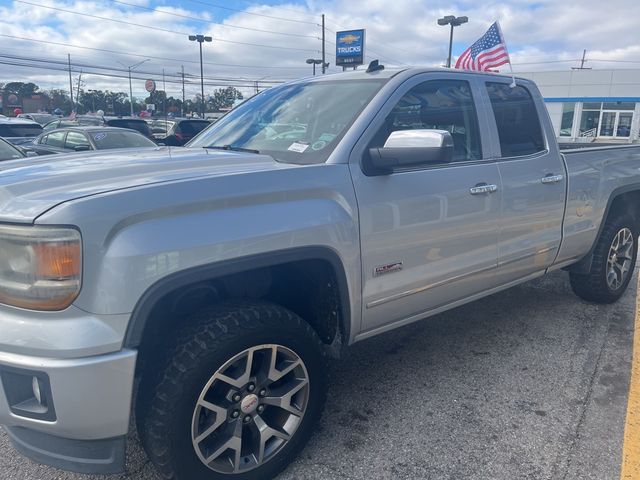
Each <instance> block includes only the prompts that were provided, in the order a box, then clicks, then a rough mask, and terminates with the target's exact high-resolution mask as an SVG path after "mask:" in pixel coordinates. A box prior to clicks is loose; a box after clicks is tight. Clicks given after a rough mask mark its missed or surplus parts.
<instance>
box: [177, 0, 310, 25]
mask: <svg viewBox="0 0 640 480" xmlns="http://www.w3.org/2000/svg"><path fill="white" fill-rule="evenodd" d="M187 1H188V2H190V3H197V4H200V5H206V6H207V7H214V8H220V9H222V10H228V11H231V12H237V13H241V14H244V15H253V16H256V17H264V18H272V19H274V20H281V21H283V22H294V23H306V24H308V25H316V26H319V25H318V22H307V21H304V20H296V19H293V18H285V17H276V16H274V15H266V14H264V13H256V12H248V11H246V10H241V9H239V8H231V7H225V6H222V5H217V4H214V3H210V2H203V1H202V0H187Z"/></svg>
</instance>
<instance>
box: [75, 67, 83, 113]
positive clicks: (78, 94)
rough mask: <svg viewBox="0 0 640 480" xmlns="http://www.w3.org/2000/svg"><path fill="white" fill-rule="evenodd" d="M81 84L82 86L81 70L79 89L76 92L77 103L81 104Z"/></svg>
mask: <svg viewBox="0 0 640 480" xmlns="http://www.w3.org/2000/svg"><path fill="white" fill-rule="evenodd" d="M81 84H82V70H80V76H79V77H78V89H77V91H76V102H78V103H80V85H81ZM76 110H77V109H76Z"/></svg>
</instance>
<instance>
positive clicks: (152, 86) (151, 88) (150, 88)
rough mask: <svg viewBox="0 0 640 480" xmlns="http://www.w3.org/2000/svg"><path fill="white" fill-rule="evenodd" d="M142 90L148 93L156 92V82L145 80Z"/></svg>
mask: <svg viewBox="0 0 640 480" xmlns="http://www.w3.org/2000/svg"><path fill="white" fill-rule="evenodd" d="M144 89H145V90H146V91H147V92H149V93H151V92H155V90H156V82H154V81H153V80H151V79H149V80H147V81H146V82H144Z"/></svg>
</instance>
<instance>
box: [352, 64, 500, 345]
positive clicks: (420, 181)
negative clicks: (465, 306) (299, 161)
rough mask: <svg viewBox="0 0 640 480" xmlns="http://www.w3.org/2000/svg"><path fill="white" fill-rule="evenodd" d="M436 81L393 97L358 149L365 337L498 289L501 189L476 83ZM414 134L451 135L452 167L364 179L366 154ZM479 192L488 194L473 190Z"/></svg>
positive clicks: (424, 79) (412, 84) (355, 171)
mask: <svg viewBox="0 0 640 480" xmlns="http://www.w3.org/2000/svg"><path fill="white" fill-rule="evenodd" d="M429 78H433V77H430V76H429V75H428V74H425V75H421V76H418V77H417V78H416V77H414V78H413V79H411V80H409V81H408V82H407V83H406V84H405V85H404V86H403V88H401V89H399V90H398V91H396V93H395V94H394V95H393V96H392V97H391V98H390V100H389V101H388V102H387V103H386V104H385V107H383V109H382V111H381V112H380V113H379V114H378V116H377V117H376V118H375V119H374V121H373V122H372V124H371V127H370V128H369V130H368V131H367V132H366V133H365V135H364V136H363V138H362V139H361V141H360V142H359V143H360V144H362V145H364V146H365V147H366V148H361V149H360V150H358V148H356V149H354V152H355V153H354V154H353V155H354V156H355V157H356V158H352V163H351V169H352V176H353V179H354V185H355V190H356V196H357V199H358V205H359V210H360V235H361V246H362V265H363V267H362V268H363V271H362V278H363V306H362V308H363V331H364V332H365V334H366V332H369V333H371V332H372V331H374V330H380V329H383V328H384V327H385V326H388V325H390V324H392V323H396V322H402V321H410V320H412V319H416V318H418V317H420V316H423V315H424V314H425V313H426V312H429V311H432V310H435V309H437V308H438V307H441V306H443V305H447V304H450V303H452V302H455V301H456V300H460V299H466V298H468V297H470V296H472V295H473V294H474V293H478V292H479V291H483V290H485V289H487V288H490V287H491V286H492V285H494V275H495V270H496V264H497V238H498V237H497V227H498V217H499V215H500V197H501V182H500V176H499V172H498V168H497V166H496V164H495V162H492V161H487V160H485V158H484V155H483V151H482V146H481V141H480V139H481V137H482V136H483V135H484V134H485V130H484V129H485V125H486V121H484V118H483V119H482V121H479V120H478V114H477V112H476V108H475V104H474V94H473V89H472V85H471V83H469V82H468V81H466V80H465V81H461V80H457V79H456V78H459V76H457V77H456V76H452V77H451V79H449V80H442V74H441V73H439V74H438V78H439V79H438V80H429ZM467 78H469V77H467ZM471 81H473V77H471ZM407 129H438V130H448V131H449V132H450V133H451V135H452V137H453V140H454V145H455V154H454V160H453V162H451V163H448V164H440V165H430V166H429V167H425V168H415V169H408V170H397V171H394V172H393V173H391V174H388V175H382V176H367V175H365V174H364V172H363V171H362V168H361V165H360V160H361V158H362V155H367V154H368V153H367V152H368V148H371V147H382V146H383V145H384V143H385V141H386V139H387V138H388V136H389V135H390V133H391V132H393V131H396V130H407ZM358 157H359V158H358ZM479 185H482V186H489V187H491V188H489V189H484V190H490V191H489V192H486V191H485V192H484V193H482V190H481V191H478V189H475V190H473V187H476V186H479Z"/></svg>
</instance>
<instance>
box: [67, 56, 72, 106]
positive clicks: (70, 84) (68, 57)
mask: <svg viewBox="0 0 640 480" xmlns="http://www.w3.org/2000/svg"><path fill="white" fill-rule="evenodd" d="M67 59H68V60H69V95H70V96H71V111H73V81H72V80H71V54H70V53H67Z"/></svg>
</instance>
